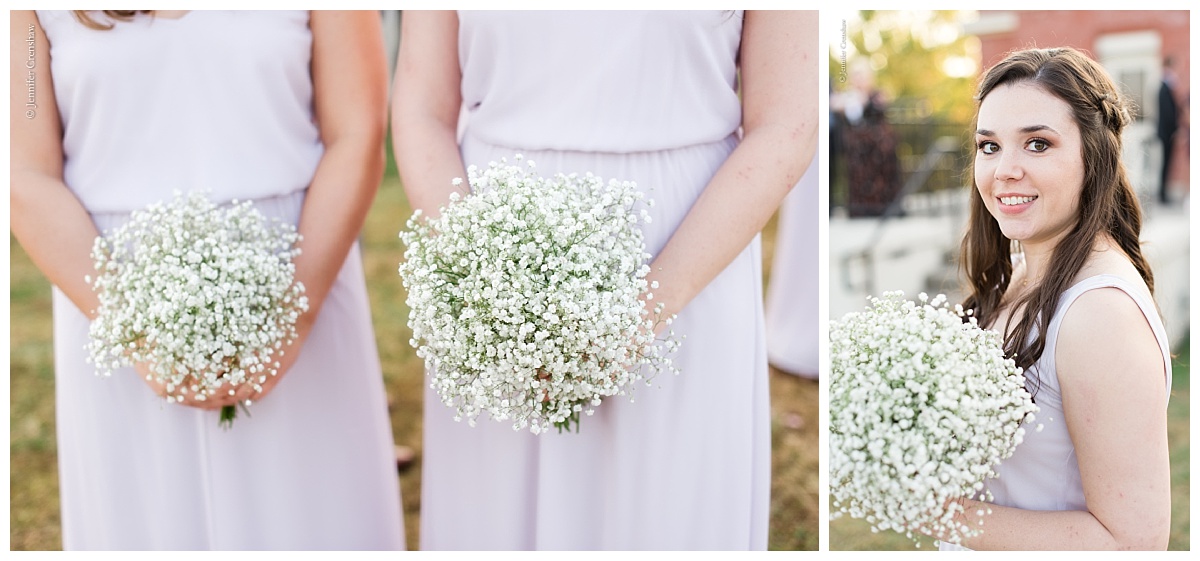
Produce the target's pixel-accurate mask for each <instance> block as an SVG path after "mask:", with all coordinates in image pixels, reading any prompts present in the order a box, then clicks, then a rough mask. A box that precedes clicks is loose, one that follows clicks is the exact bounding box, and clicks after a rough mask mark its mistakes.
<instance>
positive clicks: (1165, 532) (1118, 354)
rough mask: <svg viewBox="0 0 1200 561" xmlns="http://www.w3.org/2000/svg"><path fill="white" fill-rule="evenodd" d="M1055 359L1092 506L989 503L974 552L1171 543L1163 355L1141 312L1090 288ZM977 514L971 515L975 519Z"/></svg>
mask: <svg viewBox="0 0 1200 561" xmlns="http://www.w3.org/2000/svg"><path fill="white" fill-rule="evenodd" d="M1055 365H1056V368H1057V370H1058V380H1059V384H1060V385H1061V386H1062V394H1063V410H1064V413H1065V417H1066V418H1065V419H1063V420H1064V421H1066V423H1067V429H1068V431H1069V432H1070V435H1071V442H1072V443H1073V444H1074V445H1075V454H1076V457H1077V460H1078V462H1079V473H1080V475H1081V476H1082V480H1083V494H1084V497H1085V499H1086V501H1087V510H1076V511H1044V512H1041V511H1032V510H1023V509H1019V508H1010V507H998V506H995V505H984V504H982V503H977V502H975V501H969V502H968V504H967V507H968V508H967V512H968V513H974V512H975V511H977V510H979V509H980V508H986V507H988V506H990V508H991V510H992V513H991V514H990V515H987V516H985V517H984V523H983V526H982V527H981V528H982V530H983V533H982V534H981V535H979V536H978V537H976V538H972V539H969V540H966V541H965V542H964V543H963V545H965V546H966V547H970V548H972V549H1021V550H1045V549H1058V550H1084V549H1104V550H1114V549H1122V550H1127V549H1138V550H1144V549H1166V547H1167V541H1168V538H1169V535H1170V530H1171V468H1170V460H1169V456H1168V445H1167V415H1166V410H1167V392H1166V387H1165V386H1166V377H1165V376H1166V375H1167V373H1164V372H1163V358H1162V354H1161V353H1160V352H1159V350H1158V342H1157V340H1156V339H1155V338H1154V333H1153V332H1152V331H1151V329H1150V325H1149V324H1148V323H1147V322H1146V318H1145V317H1144V316H1143V315H1142V311H1141V310H1140V309H1139V308H1138V306H1137V304H1135V303H1134V301H1133V300H1132V299H1131V298H1130V297H1129V296H1128V295H1127V294H1125V293H1124V292H1122V291H1120V290H1118V289H1115V288H1106V289H1097V290H1090V291H1088V292H1086V293H1084V294H1083V295H1082V296H1080V297H1079V299H1078V300H1076V301H1075V302H1074V303H1073V304H1072V305H1071V307H1070V309H1069V310H1068V311H1067V314H1066V316H1065V317H1064V318H1063V323H1062V325H1061V327H1060V328H1059V339H1058V343H1057V353H1056V355H1055ZM971 518H974V516H973V515H972V516H971V517H968V518H966V519H965V520H966V521H967V522H970V521H971Z"/></svg>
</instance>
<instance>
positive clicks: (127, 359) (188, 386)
mask: <svg viewBox="0 0 1200 561" xmlns="http://www.w3.org/2000/svg"><path fill="white" fill-rule="evenodd" d="M299 239H300V236H299V234H298V233H296V230H295V228H294V227H293V226H291V225H290V224H284V223H281V222H279V221H278V220H272V221H268V220H267V219H266V218H265V217H264V216H263V215H262V214H261V213H259V212H258V210H256V209H255V208H254V207H253V205H252V202H251V201H245V202H241V203H239V202H238V201H236V200H235V201H233V202H232V206H230V207H229V208H220V207H217V206H216V205H214V204H213V203H211V202H209V201H208V199H207V198H206V197H205V195H204V194H203V193H197V192H193V193H190V194H188V195H187V196H183V195H181V194H180V193H179V192H176V193H175V198H174V200H173V201H172V202H171V203H169V204H163V203H161V202H160V203H155V204H153V205H150V206H149V207H147V208H146V209H144V210H139V211H135V212H133V213H132V215H131V216H130V220H129V222H127V223H126V224H124V225H122V226H121V227H119V228H116V229H115V230H113V231H112V232H109V233H108V234H107V235H102V236H100V237H97V238H96V241H95V243H94V245H93V248H92V258H93V259H94V260H95V266H96V271H97V272H98V274H97V276H96V277H95V278H94V279H93V278H91V277H89V278H88V279H87V280H88V282H89V283H90V284H91V285H92V288H93V289H94V290H95V291H96V295H97V297H98V299H99V301H100V306H99V308H97V310H96V314H97V317H96V319H95V321H93V322H92V323H91V326H90V330H89V335H90V341H89V343H88V345H87V349H88V351H89V360H90V361H91V362H92V363H94V364H95V365H96V367H97V368H98V370H99V373H102V374H106V375H107V374H111V373H112V371H113V370H114V369H116V368H120V367H122V366H131V365H134V364H137V363H146V364H147V365H148V366H149V369H150V372H151V373H150V375H151V376H153V377H154V378H156V379H157V380H158V381H159V382H161V383H163V384H164V385H166V387H167V391H168V393H169V394H171V395H172V397H171V398H169V400H181V399H182V397H183V396H187V395H189V394H190V395H191V396H193V397H194V398H195V399H197V400H204V399H206V398H209V397H212V396H213V395H214V393H215V392H216V391H217V389H218V388H219V387H220V386H221V385H222V384H224V383H229V384H231V385H233V386H238V385H241V384H250V385H251V387H253V388H255V389H256V390H261V384H262V383H263V382H265V381H266V379H267V378H266V377H267V376H272V375H275V374H276V368H277V366H278V363H273V364H272V363H268V360H269V359H270V358H271V357H272V355H273V353H275V352H276V351H281V349H282V348H283V346H284V345H288V344H291V343H292V341H293V340H294V339H295V338H296V335H297V334H296V320H297V319H298V318H299V316H300V314H301V313H303V312H304V311H306V310H308V299H307V298H306V297H305V296H304V295H303V293H304V287H303V285H301V284H300V283H297V282H295V266H294V265H293V264H292V260H293V258H294V257H295V256H296V255H298V254H299V249H298V248H296V247H295V244H296V242H297V241H299ZM235 413H236V411H234V410H233V409H232V408H231V407H227V408H226V409H225V410H224V411H222V417H221V420H222V424H223V425H226V426H228V423H229V422H231V421H232V415H233V414H235Z"/></svg>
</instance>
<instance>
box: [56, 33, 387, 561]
mask: <svg viewBox="0 0 1200 561" xmlns="http://www.w3.org/2000/svg"><path fill="white" fill-rule="evenodd" d="M38 17H39V21H40V23H41V25H42V26H43V28H44V30H45V33H46V35H47V38H48V39H49V42H50V49H51V53H50V55H51V60H52V65H53V66H52V70H53V76H54V95H55V96H56V98H57V101H58V105H59V108H60V116H61V119H62V126H63V151H64V165H65V168H64V176H65V178H66V183H67V186H68V187H69V188H70V189H71V190H72V191H73V192H74V193H75V194H76V196H77V197H78V198H79V199H80V200H81V201H82V202H83V204H84V206H85V208H87V209H88V211H89V212H90V213H91V216H92V219H93V221H94V222H95V224H96V226H97V228H98V229H99V230H100V231H101V232H106V231H110V230H111V229H112V228H115V227H117V226H119V225H120V224H122V223H123V222H125V221H126V220H128V217H129V213H130V212H131V211H133V210H135V209H138V208H141V207H143V206H145V205H146V204H149V203H152V202H155V201H160V200H169V199H170V198H171V197H172V191H173V190H176V189H178V190H181V191H189V190H192V189H205V190H208V191H209V192H210V197H211V198H212V199H213V200H215V201H217V202H225V201H228V200H230V199H232V198H240V199H243V200H245V199H253V200H254V204H255V207H256V208H257V209H258V210H259V211H260V212H262V213H263V214H264V215H266V216H268V217H275V218H279V219H281V220H283V221H286V222H289V223H292V224H296V223H297V221H298V220H299V216H300V210H301V207H302V206H303V204H304V200H305V194H306V192H307V185H308V182H309V181H310V180H311V178H312V173H313V170H315V169H316V166H317V162H318V160H319V159H320V157H321V154H322V152H323V148H322V146H321V144H320V141H319V138H318V134H317V130H316V127H315V124H314V122H313V114H312V85H311V77H310V76H309V75H308V67H309V64H310V59H311V43H312V37H311V32H310V31H309V28H308V14H307V12H269V13H266V12H264V13H258V12H233V13H226V12H191V13H189V14H187V15H186V16H184V17H183V18H181V19H179V20H170V19H165V18H150V17H148V16H138V17H137V18H136V19H135V20H134V21H132V22H117V23H116V24H115V26H114V27H113V28H112V29H110V30H106V31H101V30H92V29H88V28H86V27H84V26H83V25H82V24H80V23H78V22H76V21H75V20H74V19H73V18H72V17H71V16H70V14H67V13H61V12H60V13H51V12H39V13H38ZM99 18H100V20H101V21H103V16H99ZM53 301H54V358H55V369H56V372H55V384H56V390H55V391H56V417H57V431H58V435H57V436H58V441H57V443H58V468H59V486H60V496H61V501H62V534H63V547H64V549H68V550H76V549H84V550H210V549H216V550H263V549H274V550H324V549H338V550H348V549H403V548H404V546H405V544H404V533H403V532H404V530H403V523H402V521H401V511H400V494H399V485H398V480H397V475H396V467H395V458H394V455H393V451H392V450H393V443H392V434H391V425H390V422H389V419H388V415H387V403H386V398H385V395H384V388H383V381H382V376H381V371H380V365H379V359H378V354H377V352H376V348H375V339H374V333H373V330H372V326H371V319H370V308H369V306H368V302H367V293H366V285H365V282H364V278H363V272H362V262H361V258H360V255H359V250H358V248H357V246H356V247H354V248H353V249H352V250H351V252H350V254H349V255H348V256H347V258H346V261H345V262H344V263H343V265H342V266H341V269H340V272H339V273H338V276H337V280H336V281H335V283H334V285H333V287H332V289H331V291H330V293H329V296H328V298H327V299H326V301H325V302H324V305H323V307H322V308H321V311H320V314H319V316H318V317H317V320H316V322H315V325H314V327H313V329H312V332H311V334H310V336H309V338H308V340H307V342H306V343H305V344H304V346H303V347H302V348H300V349H299V353H300V354H299V356H298V358H297V361H296V363H295V365H294V366H293V367H292V368H291V369H290V370H289V371H288V372H287V373H286V375H285V378H284V379H283V380H281V381H280V383H279V384H278V386H276V387H275V389H274V390H273V391H272V392H271V394H269V395H268V396H267V397H266V398H264V399H263V400H262V401H260V402H256V403H254V404H253V405H252V406H251V407H250V409H249V414H248V415H247V414H246V413H245V412H241V413H239V415H238V417H237V419H236V420H235V421H234V423H233V426H232V428H230V429H228V430H225V429H222V428H220V427H219V426H218V412H217V411H205V410H200V409H195V408H190V407H184V406H180V405H173V404H168V403H166V402H165V401H164V400H163V399H162V398H159V397H157V396H156V395H154V393H153V392H152V391H151V390H150V389H149V388H147V387H146V385H145V383H144V382H143V381H142V380H141V379H139V376H138V375H137V374H136V372H134V371H133V369H131V368H123V369H120V370H117V371H115V372H113V374H112V375H111V376H110V377H101V376H97V375H96V369H95V368H94V367H93V366H92V365H90V364H88V363H87V360H86V359H87V351H86V350H85V349H84V346H85V345H86V344H87V342H88V325H89V321H88V320H87V318H86V317H85V316H84V315H83V314H82V313H81V312H80V311H79V310H78V309H77V308H76V307H75V306H74V305H73V304H72V303H71V302H70V300H68V299H67V298H66V297H65V296H64V295H63V294H62V293H61V292H60V291H59V290H57V289H55V290H54V297H53ZM292 352H296V349H295V348H292Z"/></svg>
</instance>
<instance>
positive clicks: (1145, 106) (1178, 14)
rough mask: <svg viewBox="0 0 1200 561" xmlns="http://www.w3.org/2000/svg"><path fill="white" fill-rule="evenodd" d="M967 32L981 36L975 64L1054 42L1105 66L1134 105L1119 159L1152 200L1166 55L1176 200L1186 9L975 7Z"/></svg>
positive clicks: (1182, 188)
mask: <svg viewBox="0 0 1200 561" xmlns="http://www.w3.org/2000/svg"><path fill="white" fill-rule="evenodd" d="M965 31H966V33H968V34H971V35H975V36H977V37H978V38H979V41H980V54H981V56H980V58H981V60H980V64H981V68H989V67H990V66H991V65H993V64H995V63H996V62H998V61H999V60H1000V59H1002V58H1003V57H1004V55H1005V53H1007V52H1009V51H1011V50H1015V49H1022V48H1028V47H1058V46H1071V47H1075V48H1077V49H1080V50H1082V51H1085V52H1087V53H1089V54H1090V55H1091V56H1092V57H1093V58H1094V59H1096V60H1097V61H1099V62H1100V63H1101V64H1103V65H1104V67H1105V68H1106V69H1108V71H1109V73H1110V74H1111V75H1112V76H1113V78H1114V79H1115V80H1116V81H1117V82H1118V83H1119V84H1121V86H1122V87H1124V88H1125V91H1126V93H1127V94H1128V95H1129V96H1130V97H1131V98H1132V99H1133V100H1134V102H1135V104H1136V105H1137V107H1138V110H1137V115H1136V122H1135V123H1134V124H1133V125H1132V126H1130V127H1129V129H1128V130H1127V133H1126V136H1125V152H1126V154H1125V156H1126V159H1125V164H1126V166H1128V167H1129V170H1130V172H1131V173H1132V174H1133V181H1134V183H1135V184H1136V186H1137V188H1138V191H1139V192H1140V193H1141V194H1142V196H1143V198H1144V200H1153V199H1154V193H1156V192H1157V189H1158V173H1159V172H1158V169H1159V168H1158V166H1159V165H1160V162H1161V161H1162V144H1161V143H1160V142H1159V141H1158V139H1157V136H1156V134H1155V133H1156V123H1157V116H1158V90H1159V85H1160V83H1161V80H1162V76H1163V67H1162V61H1163V60H1164V59H1165V58H1166V57H1168V56H1169V57H1171V58H1172V59H1173V61H1174V64H1173V68H1174V71H1175V74H1176V75H1177V80H1176V82H1175V86H1174V87H1175V92H1174V93H1175V100H1176V103H1177V104H1178V106H1179V113H1180V121H1181V123H1180V130H1179V133H1178V134H1177V135H1176V141H1175V143H1174V147H1173V149H1174V156H1173V157H1172V165H1171V173H1170V176H1169V177H1170V180H1169V182H1168V183H1169V185H1170V189H1171V191H1172V192H1173V194H1174V198H1175V199H1176V200H1178V199H1179V198H1181V197H1182V196H1183V194H1184V193H1187V192H1188V189H1189V184H1188V177H1189V169H1190V166H1189V162H1188V148H1189V147H1188V143H1187V134H1188V129H1187V128H1186V122H1187V120H1188V112H1187V109H1186V107H1187V104H1188V101H1189V98H1190V93H1191V86H1190V84H1191V74H1190V71H1189V70H1190V66H1191V59H1190V47H1191V45H1190V43H1189V33H1190V19H1189V13H1188V12H1187V11H1072V10H1042V11H1019V10H1012V11H981V12H979V18H978V20H976V21H973V22H970V23H968V24H966V26H965Z"/></svg>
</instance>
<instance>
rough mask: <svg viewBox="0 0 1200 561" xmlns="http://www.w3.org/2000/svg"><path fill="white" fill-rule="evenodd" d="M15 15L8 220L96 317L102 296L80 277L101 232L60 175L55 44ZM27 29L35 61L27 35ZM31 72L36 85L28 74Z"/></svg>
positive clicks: (30, 20)
mask: <svg viewBox="0 0 1200 561" xmlns="http://www.w3.org/2000/svg"><path fill="white" fill-rule="evenodd" d="M10 22H11V23H10V27H9V53H10V55H9V56H10V60H11V64H10V71H9V92H10V100H9V123H10V127H11V128H10V132H11V137H10V141H11V146H10V150H11V152H10V153H9V155H10V157H11V166H10V168H9V183H10V185H11V186H10V189H9V204H10V205H11V207H10V209H9V217H10V219H11V221H12V223H11V226H10V227H11V229H12V233H13V235H14V236H16V238H17V241H19V242H20V243H21V247H23V248H24V249H25V251H26V253H28V254H29V257H30V258H31V259H32V260H33V262H34V264H36V265H37V267H38V269H40V270H41V271H42V274H44V275H46V277H47V278H48V279H50V282H51V283H53V284H54V286H56V287H58V288H59V289H60V290H62V291H63V293H64V294H66V296H67V298H70V300H71V302H73V303H74V304H75V306H76V307H78V308H79V310H80V311H81V312H83V314H84V315H86V316H87V317H88V318H94V317H95V315H96V308H97V307H98V306H99V305H100V301H99V300H98V299H97V298H96V293H95V292H93V291H92V288H91V286H89V285H88V283H87V282H85V281H84V280H83V279H84V277H85V276H87V275H95V274H96V269H95V267H94V265H93V261H92V258H91V251H92V243H93V242H94V241H95V240H96V236H98V235H99V232H97V230H96V226H95V224H93V222H92V217H91V215H89V214H88V212H87V210H86V209H84V207H83V204H82V203H81V202H79V199H78V198H76V197H75V194H74V193H72V192H71V190H70V189H68V188H67V185H66V184H65V183H64V182H63V153H62V126H61V124H60V123H59V120H58V104H57V102H56V101H55V98H54V82H53V79H52V77H51V76H50V44H49V43H48V42H47V40H46V33H45V31H43V30H42V27H41V25H40V24H39V23H38V19H37V15H36V14H35V13H34V12H33V11H31V10H19V11H14V12H12V17H11V19H10ZM31 29H32V32H31V31H30V30H31ZM30 33H32V34H33V35H34V45H33V49H34V50H33V53H32V55H33V57H34V58H33V61H32V63H33V65H34V67H33V68H32V69H31V68H29V67H28V64H29V62H30V61H29V57H30V54H31V53H30V51H29V46H28V44H27V43H26V40H27V37H28V36H29V34H30ZM31 72H32V76H33V86H29V85H28V82H27V80H28V79H29V77H30V73H31ZM30 87H33V88H36V89H34V90H32V91H33V94H34V96H35V103H36V105H37V107H28V106H27V103H29V94H30V89H29V88H30ZM28 111H33V113H28Z"/></svg>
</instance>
